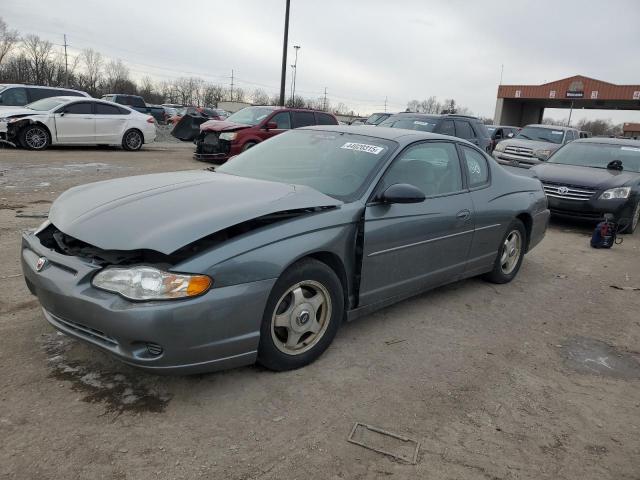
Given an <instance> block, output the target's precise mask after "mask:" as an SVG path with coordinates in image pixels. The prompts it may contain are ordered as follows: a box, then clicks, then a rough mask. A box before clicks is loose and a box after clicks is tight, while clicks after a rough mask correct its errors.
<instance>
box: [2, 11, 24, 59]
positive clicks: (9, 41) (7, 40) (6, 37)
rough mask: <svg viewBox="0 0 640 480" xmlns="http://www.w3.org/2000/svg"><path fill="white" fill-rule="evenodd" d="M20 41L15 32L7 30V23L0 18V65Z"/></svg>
mask: <svg viewBox="0 0 640 480" xmlns="http://www.w3.org/2000/svg"><path fill="white" fill-rule="evenodd" d="M19 40H20V35H19V34H18V31H17V30H9V27H8V26H7V23H6V22H5V21H4V20H3V19H2V17H0V65H2V60H4V58H5V57H6V56H7V55H9V52H11V50H13V47H15V45H16V44H17V43H18V41H19Z"/></svg>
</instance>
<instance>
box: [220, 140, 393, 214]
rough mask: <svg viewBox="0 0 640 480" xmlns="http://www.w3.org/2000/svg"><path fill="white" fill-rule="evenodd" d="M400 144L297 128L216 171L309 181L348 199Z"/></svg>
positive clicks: (301, 182) (292, 181)
mask: <svg viewBox="0 0 640 480" xmlns="http://www.w3.org/2000/svg"><path fill="white" fill-rule="evenodd" d="M396 145H397V144H396V143H395V142H392V141H389V140H383V139H380V138H373V137H368V136H363V135H354V134H351V133H342V132H326V131H322V130H292V131H290V132H286V133H283V134H281V135H278V136H277V137H273V138H271V139H269V141H267V142H263V143H260V144H258V145H256V146H255V147H253V148H251V149H249V150H246V151H244V152H243V153H241V154H240V155H238V156H236V157H234V158H232V159H231V160H229V161H228V162H227V163H225V164H224V165H222V166H221V167H219V168H217V169H216V171H217V172H222V173H228V174H231V175H238V176H241V177H249V178H257V179H260V180H269V181H274V182H282V183H289V184H294V185H306V186H308V187H311V188H314V189H316V190H318V191H319V192H322V193H324V194H325V195H329V196H331V197H334V198H337V199H339V200H342V201H345V202H349V201H353V200H355V199H357V198H359V197H360V196H362V194H363V193H364V191H365V190H366V188H367V185H368V184H369V182H371V179H372V177H373V176H374V175H375V173H376V172H377V170H378V169H379V168H380V166H381V165H382V164H383V162H384V161H385V160H386V158H387V157H388V156H389V154H390V152H391V151H392V150H393V149H394V148H395V146H396Z"/></svg>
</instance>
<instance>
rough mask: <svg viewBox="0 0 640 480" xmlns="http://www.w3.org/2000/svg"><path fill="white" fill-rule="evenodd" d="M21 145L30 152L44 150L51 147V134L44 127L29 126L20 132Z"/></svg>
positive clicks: (38, 125) (37, 125)
mask: <svg viewBox="0 0 640 480" xmlns="http://www.w3.org/2000/svg"><path fill="white" fill-rule="evenodd" d="M18 141H19V142H20V145H22V146H23V147H24V148H26V149H28V150H44V149H46V148H47V147H49V145H51V134H49V130H47V128H46V127H45V126H44V125H40V124H37V123H35V124H33V125H27V126H26V127H24V128H23V129H22V130H20V135H19V137H18Z"/></svg>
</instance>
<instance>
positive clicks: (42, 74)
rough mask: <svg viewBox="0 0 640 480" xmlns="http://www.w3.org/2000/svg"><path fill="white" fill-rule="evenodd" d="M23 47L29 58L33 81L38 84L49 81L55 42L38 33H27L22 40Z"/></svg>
mask: <svg viewBox="0 0 640 480" xmlns="http://www.w3.org/2000/svg"><path fill="white" fill-rule="evenodd" d="M22 48H23V50H24V53H25V55H26V56H27V59H28V60H29V63H30V67H31V74H32V81H33V82H34V83H37V84H44V83H47V76H48V75H47V73H48V72H47V70H48V68H49V66H50V65H49V64H50V63H51V56H52V54H53V43H51V42H50V41H48V40H42V39H41V38H40V37H39V36H37V35H27V36H26V37H24V40H23V41H22Z"/></svg>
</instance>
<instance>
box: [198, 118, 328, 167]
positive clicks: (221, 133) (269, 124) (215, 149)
mask: <svg viewBox="0 0 640 480" xmlns="http://www.w3.org/2000/svg"><path fill="white" fill-rule="evenodd" d="M309 125H338V120H337V119H336V117H334V116H333V115H332V114H330V113H326V112H320V111H316V110H306V109H300V108H284V107H247V108H243V109H242V110H240V111H238V112H236V113H234V114H233V115H231V116H230V117H228V118H226V119H225V120H209V121H208V122H205V123H203V124H202V125H200V135H198V137H197V138H196V140H195V143H196V153H195V155H194V158H195V159H197V160H206V161H212V162H215V163H223V162H225V161H227V160H228V159H229V158H231V157H233V156H234V155H237V154H239V153H240V152H243V151H245V150H247V149H249V148H251V147H253V146H254V145H256V144H257V143H260V142H262V141H263V140H266V139H268V138H271V137H273V136H275V135H278V134H279V133H282V132H286V131H287V130H290V129H292V128H298V127H306V126H309Z"/></svg>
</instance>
